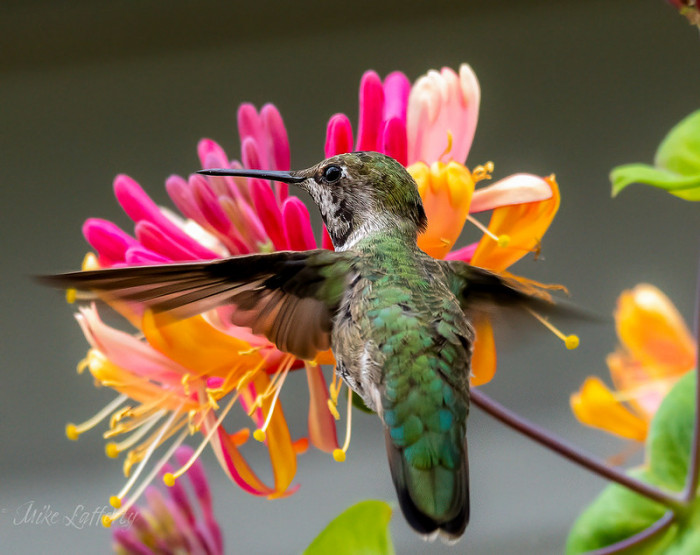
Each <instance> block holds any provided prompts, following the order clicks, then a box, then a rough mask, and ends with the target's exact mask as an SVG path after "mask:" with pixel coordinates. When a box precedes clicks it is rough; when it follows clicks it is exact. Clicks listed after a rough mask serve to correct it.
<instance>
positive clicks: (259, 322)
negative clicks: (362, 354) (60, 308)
mask: <svg viewBox="0 0 700 555" xmlns="http://www.w3.org/2000/svg"><path fill="white" fill-rule="evenodd" d="M351 260H352V259H351V258H350V257H348V256H347V255H345V254H343V253H336V252H332V251H327V250H321V249H318V250H312V251H281V252H274V253H269V254H255V255H249V256H237V257H232V258H227V259H224V260H216V261H212V262H193V263H184V264H165V265H157V266H136V267H129V268H110V269H105V270H94V271H85V272H73V273H68V274H58V275H53V276H42V277H40V278H39V279H40V281H42V282H43V283H45V284H47V285H51V286H54V287H63V288H73V289H76V290H78V291H81V292H83V293H88V294H93V295H94V296H95V298H98V296H99V298H103V299H106V300H108V301H109V300H111V299H113V300H121V301H129V302H139V303H143V304H144V305H145V306H146V307H148V308H150V309H151V310H153V311H154V312H165V313H168V314H169V315H172V316H173V317H174V318H177V319H181V318H188V317H190V316H194V315H196V314H200V313H202V312H206V311H208V310H211V309H213V308H217V307H220V306H224V305H233V306H234V307H235V309H234V310H233V311H232V313H231V322H232V323H233V324H235V325H238V326H246V327H249V328H251V329H252V330H253V332H254V333H257V334H261V335H264V336H265V337H267V338H268V339H269V340H270V341H272V342H273V343H274V344H275V345H277V347H278V348H279V349H281V350H283V351H287V352H289V353H292V354H293V355H295V356H297V357H299V358H303V359H312V358H314V357H315V355H316V353H317V352H319V351H325V350H327V349H328V348H329V347H330V332H331V329H332V323H333V316H334V315H335V311H336V310H337V307H338V305H339V303H340V300H341V298H342V295H343V293H344V291H345V285H346V283H347V280H348V279H349V277H350V276H351V274H352V273H353V270H352V266H353V265H352V262H351Z"/></svg>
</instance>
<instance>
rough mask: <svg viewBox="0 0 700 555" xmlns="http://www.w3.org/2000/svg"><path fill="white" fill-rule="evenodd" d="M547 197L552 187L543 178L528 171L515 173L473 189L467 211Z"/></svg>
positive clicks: (536, 200)
mask: <svg viewBox="0 0 700 555" xmlns="http://www.w3.org/2000/svg"><path fill="white" fill-rule="evenodd" d="M548 198H552V187H551V186H550V185H549V183H547V181H546V180H545V179H542V178H541V177H539V176H537V175H532V174H529V173H516V174H513V175H511V176H508V177H506V178H504V179H501V180H499V181H497V182H496V183H493V184H492V185H489V186H488V187H484V188H483V189H479V190H478V191H475V192H474V195H473V196H472V203H471V206H470V207H469V212H472V213H475V212H483V211H485V210H493V209H494V208H498V207H499V206H508V205H512V204H525V203H528V202H539V201H542V200H547V199H548Z"/></svg>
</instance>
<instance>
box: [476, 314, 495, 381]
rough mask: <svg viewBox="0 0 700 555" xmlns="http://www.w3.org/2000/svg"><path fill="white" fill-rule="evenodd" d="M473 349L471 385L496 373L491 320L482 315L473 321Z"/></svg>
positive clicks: (489, 379)
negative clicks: (474, 334)
mask: <svg viewBox="0 0 700 555" xmlns="http://www.w3.org/2000/svg"><path fill="white" fill-rule="evenodd" d="M474 332H475V333H476V336H475V340H474V351H473V352H472V377H471V380H470V384H471V385H472V386H475V387H476V386H477V385H483V384H485V383H488V382H490V381H491V379H492V378H493V376H494V374H495V373H496V342H495V340H494V337H493V326H492V325H491V321H490V320H489V319H488V318H487V317H485V316H482V317H480V318H478V319H477V320H476V321H475V322H474Z"/></svg>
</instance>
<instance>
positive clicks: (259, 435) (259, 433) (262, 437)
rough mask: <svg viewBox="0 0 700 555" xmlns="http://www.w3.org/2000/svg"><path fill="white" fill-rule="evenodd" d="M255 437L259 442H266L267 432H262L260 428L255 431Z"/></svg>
mask: <svg viewBox="0 0 700 555" xmlns="http://www.w3.org/2000/svg"><path fill="white" fill-rule="evenodd" d="M253 437H254V438H255V439H256V440H257V441H259V442H261V443H262V442H263V441H265V432H264V431H263V430H261V429H260V428H258V429H257V430H255V431H254V432H253Z"/></svg>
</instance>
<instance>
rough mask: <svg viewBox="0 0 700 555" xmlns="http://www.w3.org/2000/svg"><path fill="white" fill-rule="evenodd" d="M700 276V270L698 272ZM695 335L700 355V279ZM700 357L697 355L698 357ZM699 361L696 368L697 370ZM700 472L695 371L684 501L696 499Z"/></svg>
mask: <svg viewBox="0 0 700 555" xmlns="http://www.w3.org/2000/svg"><path fill="white" fill-rule="evenodd" d="M698 275H699V276H700V270H698ZM694 324H695V334H696V346H697V347H696V348H697V351H696V352H697V353H700V278H698V283H697V292H696V294H695V322H694ZM697 356H698V355H697V354H696V357H697ZM697 366H698V364H697V361H696V362H695V367H696V368H697ZM699 470H700V378H698V370H696V371H695V425H694V426H693V442H692V443H691V447H690V464H689V465H688V475H687V476H686V478H685V489H684V490H683V493H682V495H681V497H682V498H683V500H684V501H686V502H690V501H692V500H693V499H695V492H696V490H697V488H698V471H699Z"/></svg>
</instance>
